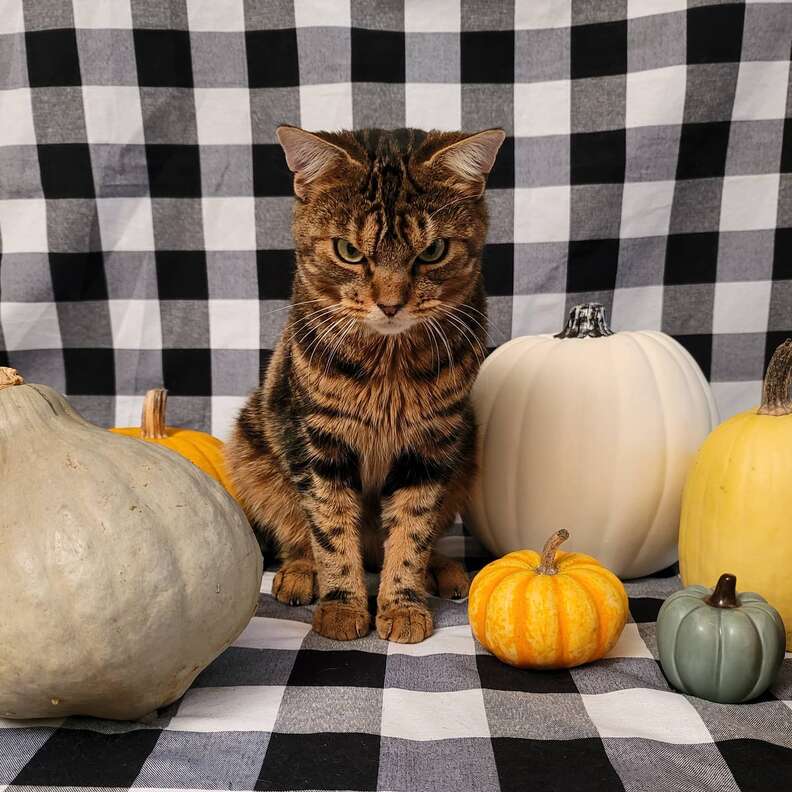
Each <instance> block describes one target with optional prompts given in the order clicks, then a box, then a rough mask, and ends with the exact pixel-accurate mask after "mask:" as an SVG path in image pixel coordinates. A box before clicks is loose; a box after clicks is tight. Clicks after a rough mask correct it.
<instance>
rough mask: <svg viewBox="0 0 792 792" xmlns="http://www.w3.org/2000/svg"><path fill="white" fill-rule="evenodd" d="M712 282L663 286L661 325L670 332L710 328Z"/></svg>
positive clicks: (702, 330) (713, 301)
mask: <svg viewBox="0 0 792 792" xmlns="http://www.w3.org/2000/svg"><path fill="white" fill-rule="evenodd" d="M714 305H715V285H714V284H712V283H686V284H683V285H679V286H669V285H666V286H665V287H664V288H663V327H662V330H663V332H664V333H668V334H669V335H686V334H695V333H711V332H712V314H713V308H714Z"/></svg>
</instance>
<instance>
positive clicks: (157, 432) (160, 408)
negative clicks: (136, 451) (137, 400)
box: [140, 388, 168, 440]
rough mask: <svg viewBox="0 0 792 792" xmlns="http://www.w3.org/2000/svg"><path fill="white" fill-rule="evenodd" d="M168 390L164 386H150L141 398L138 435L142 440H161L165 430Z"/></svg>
mask: <svg viewBox="0 0 792 792" xmlns="http://www.w3.org/2000/svg"><path fill="white" fill-rule="evenodd" d="M167 402H168V391H166V390H165V388H152V389H151V390H150V391H148V393H146V398H145V399H143V414H142V415H141V418H140V435H141V437H142V438H143V439H144V440H162V438H164V437H167V436H168V434H167V432H166V431H165V405H166V404H167Z"/></svg>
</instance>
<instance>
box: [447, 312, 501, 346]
mask: <svg viewBox="0 0 792 792" xmlns="http://www.w3.org/2000/svg"><path fill="white" fill-rule="evenodd" d="M456 310H458V306H455V308H448V307H445V306H440V311H441V313H443V314H444V315H445V316H447V317H449V318H450V317H453V318H454V319H456V320H457V321H458V322H460V323H461V324H462V325H463V326H464V327H463V330H464V332H466V333H470V336H471V337H472V338H473V339H474V340H475V341H476V343H477V344H478V345H479V347H480V348H481V349H482V350H483V349H484V347H483V346H482V344H481V339H479V338H478V336H477V335H476V332H475V330H474V328H472V327H470V326H469V325H468V324H466V323H465V322H464V321H463V320H462V319H460V318H459V317H458V316H456V314H455V311H456ZM460 313H461V314H462V316H464V317H465V318H466V319H469V320H470V321H472V322H475V323H476V324H477V325H478V326H479V327H480V328H481V329H482V330H483V331H484V334H485V336H487V338H490V339H491V340H492V343H493V344H495V343H496V342H495V339H493V338H492V336H490V334H489V333H488V332H487V328H486V327H484V325H482V324H481V322H479V321H478V320H477V319H476V318H475V317H474V316H470V315H469V314H466V313H464V312H463V311H460ZM496 345H497V344H496ZM484 357H486V350H485V351H484Z"/></svg>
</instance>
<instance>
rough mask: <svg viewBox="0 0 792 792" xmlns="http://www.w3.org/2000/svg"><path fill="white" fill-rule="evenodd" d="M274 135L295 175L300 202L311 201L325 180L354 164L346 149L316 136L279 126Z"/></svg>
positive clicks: (295, 191)
mask: <svg viewBox="0 0 792 792" xmlns="http://www.w3.org/2000/svg"><path fill="white" fill-rule="evenodd" d="M275 134H276V135H277V136H278V142H279V143H280V144H281V147H282V148H283V152H284V154H285V155H286V164H287V165H288V166H289V170H290V171H291V172H292V173H293V174H294V194H295V195H296V196H297V197H298V198H299V199H300V200H301V201H307V200H308V198H309V196H310V193H311V190H312V189H314V188H316V187H319V185H320V184H321V181H322V179H323V178H325V179H326V178H327V177H329V176H331V174H332V173H333V172H334V171H336V170H338V169H339V168H343V167H344V166H346V165H352V164H353V163H354V160H353V159H352V158H351V157H350V156H349V154H347V152H346V151H344V149H342V148H341V147H340V146H336V145H335V143H330V142H329V141H328V140H325V139H324V138H322V137H320V136H319V135H315V134H314V133H313V132H306V131H305V130H304V129H300V128H299V127H293V126H279V127H278V128H277V129H276V130H275Z"/></svg>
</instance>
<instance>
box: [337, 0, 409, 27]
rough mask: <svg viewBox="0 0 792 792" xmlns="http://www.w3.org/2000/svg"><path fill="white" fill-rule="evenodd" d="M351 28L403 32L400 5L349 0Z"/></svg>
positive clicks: (401, 8) (402, 12)
mask: <svg viewBox="0 0 792 792" xmlns="http://www.w3.org/2000/svg"><path fill="white" fill-rule="evenodd" d="M349 5H350V12H351V15H352V27H361V28H368V29H369V30H404V7H403V4H402V3H376V4H372V3H369V2H367V0H350V4H349Z"/></svg>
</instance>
